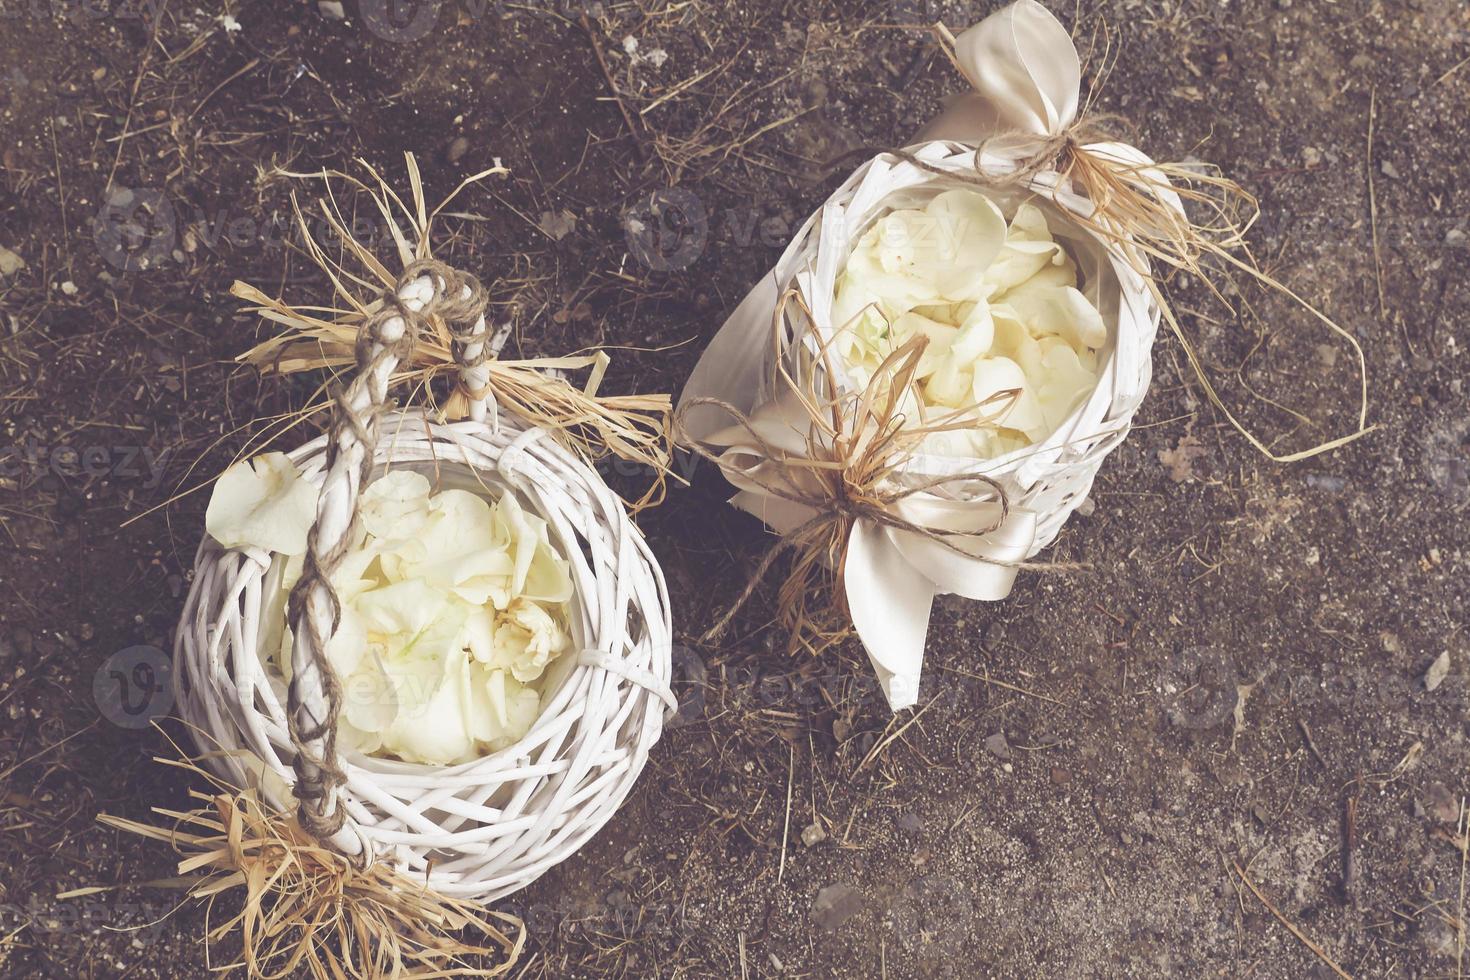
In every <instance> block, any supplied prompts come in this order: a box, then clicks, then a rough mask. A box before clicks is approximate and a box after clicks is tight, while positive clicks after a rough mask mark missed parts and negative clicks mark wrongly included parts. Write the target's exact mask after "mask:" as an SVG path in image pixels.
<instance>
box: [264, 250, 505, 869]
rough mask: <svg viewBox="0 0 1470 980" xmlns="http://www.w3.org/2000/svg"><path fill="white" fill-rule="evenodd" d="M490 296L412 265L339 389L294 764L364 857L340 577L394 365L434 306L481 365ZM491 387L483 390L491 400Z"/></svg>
mask: <svg viewBox="0 0 1470 980" xmlns="http://www.w3.org/2000/svg"><path fill="white" fill-rule="evenodd" d="M424 279H427V281H428V282H429V283H430V284H431V290H430V291H429V292H428V295H424V290H423V289H422V288H421V286H422V280H424ZM485 302H486V297H485V290H484V287H482V286H481V285H480V283H479V281H478V280H476V279H475V277H473V276H471V275H468V274H466V273H461V272H457V271H455V270H453V269H451V268H449V267H448V266H446V265H444V264H443V263H442V262H438V261H435V260H433V259H423V260H420V261H417V262H414V263H412V264H410V265H409V266H408V267H407V268H405V269H404V271H403V274H402V276H400V277H399V281H398V284H397V286H396V287H395V288H394V289H391V290H385V291H384V294H383V302H382V304H381V307H380V308H379V309H378V311H377V312H376V313H374V314H372V315H371V316H369V317H368V318H367V319H366V320H365V321H364V322H363V324H362V329H361V331H360V332H359V334H358V339H357V347H356V355H357V376H356V377H355V378H354V379H353V381H352V383H351V384H349V385H348V386H347V387H346V388H345V389H344V390H342V391H339V392H338V393H337V395H336V399H335V402H334V405H333V410H332V421H331V424H330V427H329V429H328V436H327V454H326V465H327V474H326V479H325V480H324V482H323V484H322V489H321V496H320V499H319V501H318V504H317V520H316V523H315V524H314V525H313V526H312V529H311V533H310V535H309V537H308V539H307V550H306V556H305V559H304V561H303V567H302V572H301V578H300V580H299V581H298V582H297V583H296V586H295V588H293V589H292V590H291V597H290V601H289V604H288V606H287V610H288V613H287V615H288V619H289V621H290V623H291V624H292V629H293V632H294V635H295V644H294V646H293V648H292V651H291V667H292V677H291V685H290V689H289V707H288V715H287V717H288V719H289V721H290V730H291V741H292V743H293V744H294V745H295V747H296V756H295V759H294V760H293V762H292V767H293V769H294V770H295V773H296V782H295V787H294V792H295V795H296V797H297V799H298V800H299V801H300V806H299V808H298V812H297V816H298V819H299V820H300V822H301V826H302V827H303V828H304V829H305V830H307V831H308V832H309V833H310V834H312V836H314V837H316V838H317V839H318V840H320V841H322V842H323V843H330V844H332V845H334V846H336V847H338V849H341V850H343V851H344V853H348V854H350V855H353V856H356V855H362V857H363V858H364V860H366V859H368V858H369V857H370V854H369V853H368V851H367V849H366V848H364V847H363V846H362V843H361V841H360V840H359V839H358V838H357V836H356V835H355V834H351V835H349V834H344V833H343V829H344V825H345V823H346V820H347V817H346V813H345V811H344V810H343V808H342V807H341V806H340V804H339V801H338V795H339V790H340V788H341V787H342V786H343V784H344V783H345V782H346V779H347V777H346V774H345V773H344V772H343V770H342V764H341V759H340V758H339V756H338V754H337V719H338V716H339V714H340V713H341V710H342V685H341V682H340V681H339V680H338V678H337V676H336V674H335V672H334V671H333V670H332V667H331V664H330V663H329V662H328V660H327V654H326V651H327V644H328V643H329V642H330V640H331V638H332V634H333V633H334V632H335V631H336V629H337V625H338V620H339V618H340V616H341V603H340V600H339V599H338V598H337V594H336V590H335V589H334V588H333V587H332V582H331V577H332V573H333V572H335V571H336V570H337V567H338V566H339V565H341V563H342V560H343V559H344V558H345V557H346V556H347V553H348V551H349V550H350V548H351V546H352V541H353V540H354V538H355V534H356V530H357V521H358V515H357V504H358V499H359V496H360V494H361V491H362V489H363V488H364V487H365V486H366V485H367V483H368V480H369V479H370V477H371V475H372V471H373V466H374V450H375V447H376V446H377V428H378V418H379V415H380V414H381V412H382V410H383V408H384V405H385V404H386V402H387V397H388V380H389V378H390V377H391V376H392V374H393V371H394V369H395V368H396V367H397V366H398V364H399V363H400V362H402V361H403V360H405V359H407V357H408V356H409V354H410V352H411V351H412V349H413V344H414V338H415V337H417V336H418V335H419V334H420V333H422V332H424V331H425V330H426V329H427V327H428V324H427V321H428V319H429V318H430V317H431V316H438V317H441V318H442V319H443V320H444V321H445V322H446V323H447V324H449V325H450V326H451V329H453V330H454V331H455V334H456V337H457V338H458V337H460V336H462V335H465V336H466V340H465V341H464V342H461V341H460V340H458V339H457V340H456V343H455V352H456V356H457V357H459V356H462V355H465V356H469V357H470V360H462V361H461V364H462V365H463V366H464V367H465V368H466V369H468V368H471V367H479V366H480V365H481V364H483V362H484V361H485V359H486V357H487V356H488V350H487V348H486V344H485V343H484V341H483V339H481V340H479V341H478V342H475V343H473V344H471V343H470V341H469V340H468V335H469V334H470V332H471V331H473V330H474V329H475V327H476V325H478V328H479V331H480V334H481V335H483V332H484V310H485ZM472 346H473V348H475V349H474V351H473V354H472V355H469V351H470V348H471V347H472ZM483 395H484V393H483V392H481V398H479V399H476V400H477V401H481V403H482V404H483V401H482V399H483Z"/></svg>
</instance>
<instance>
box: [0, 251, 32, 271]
mask: <svg viewBox="0 0 1470 980" xmlns="http://www.w3.org/2000/svg"><path fill="white" fill-rule="evenodd" d="M25 267H26V260H25V259H23V258H21V257H20V256H19V255H16V254H15V253H14V252H12V251H11V250H10V249H8V248H6V247H5V246H4V245H0V276H13V275H15V274H16V273H17V272H19V271H20V270H22V269H24V268H25Z"/></svg>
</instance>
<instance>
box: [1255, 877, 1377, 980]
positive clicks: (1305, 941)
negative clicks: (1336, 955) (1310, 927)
mask: <svg viewBox="0 0 1470 980" xmlns="http://www.w3.org/2000/svg"><path fill="white" fill-rule="evenodd" d="M1230 864H1231V866H1232V867H1234V868H1235V873H1236V874H1237V875H1239V876H1240V880H1241V881H1243V882H1245V887H1247V888H1249V889H1250V891H1251V894H1252V895H1254V896H1256V898H1257V899H1258V900H1259V901H1260V903H1261V904H1262V905H1264V906H1266V909H1267V910H1268V911H1269V912H1270V913H1271V914H1272V915H1274V916H1275V917H1276V921H1278V922H1280V923H1281V924H1282V925H1284V926H1286V928H1287V930H1288V931H1289V932H1290V933H1291V934H1292V935H1293V936H1295V937H1296V938H1297V939H1299V940H1300V941H1301V943H1302V945H1304V946H1306V947H1307V949H1310V950H1311V951H1312V952H1313V953H1315V954H1316V956H1317V958H1318V959H1319V960H1321V961H1322V962H1323V963H1325V964H1326V965H1327V966H1328V967H1329V968H1331V970H1332V972H1334V973H1336V974H1337V975H1338V976H1340V977H1342V978H1343V980H1353V978H1352V974H1350V973H1348V972H1347V971H1346V970H1344V969H1343V968H1342V967H1340V966H1338V965H1337V961H1336V960H1334V959H1333V958H1332V957H1331V956H1328V955H1327V951H1326V950H1324V949H1323V948H1322V947H1321V946H1318V945H1317V944H1316V943H1314V942H1312V940H1311V938H1310V937H1309V936H1308V935H1307V934H1306V933H1304V932H1302V931H1301V930H1300V929H1298V928H1297V927H1296V926H1295V925H1294V924H1292V922H1291V921H1290V920H1288V919H1287V918H1286V916H1284V915H1282V914H1281V910H1280V909H1278V908H1276V906H1275V905H1272V904H1271V900H1270V899H1269V898H1267V897H1266V896H1265V895H1264V894H1263V893H1262V892H1261V890H1260V889H1259V888H1257V887H1256V883H1255V882H1254V881H1252V880H1251V876H1250V875H1248V874H1246V873H1245V869H1244V868H1242V867H1241V866H1240V862H1239V861H1231V862H1230Z"/></svg>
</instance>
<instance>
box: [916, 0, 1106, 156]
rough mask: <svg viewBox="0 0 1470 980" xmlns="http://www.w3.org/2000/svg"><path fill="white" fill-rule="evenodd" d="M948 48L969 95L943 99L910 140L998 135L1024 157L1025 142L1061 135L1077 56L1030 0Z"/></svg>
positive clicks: (1070, 115) (1077, 78) (1071, 116)
mask: <svg viewBox="0 0 1470 980" xmlns="http://www.w3.org/2000/svg"><path fill="white" fill-rule="evenodd" d="M953 46H954V60H955V65H956V67H958V68H959V70H960V71H961V73H963V74H964V76H965V78H967V79H968V80H969V82H970V85H971V86H972V87H973V89H974V91H971V92H966V93H964V94H962V95H956V96H952V97H951V98H950V99H948V100H947V101H946V105H945V109H944V112H942V113H941V114H940V115H939V117H938V118H937V119H935V120H934V121H933V122H932V123H930V124H929V125H928V126H927V127H926V128H925V129H924V130H923V131H922V132H921V133H920V134H919V137H918V140H917V142H924V141H927V140H954V141H956V142H962V143H973V142H975V141H976V140H977V139H986V138H990V137H994V136H1000V135H1005V136H1008V137H1011V139H1010V140H1008V142H1011V143H1013V144H1014V145H1013V147H1012V152H1013V154H1014V155H1016V156H1023V155H1026V153H1027V150H1028V145H1030V146H1034V145H1035V144H1036V143H1037V142H1040V141H1044V140H1046V139H1049V138H1054V137H1057V136H1060V135H1062V134H1063V133H1066V132H1067V131H1068V130H1069V129H1070V128H1071V127H1072V125H1073V123H1075V122H1076V121H1077V110H1078V105H1079V100H1080V92H1081V88H1082V62H1081V59H1080V58H1079V57H1078V56H1077V48H1076V46H1075V45H1074V44H1073V43H1072V35H1071V34H1069V33H1067V29H1066V28H1065V27H1063V26H1062V24H1061V22H1060V21H1058V20H1057V19H1056V18H1055V17H1053V16H1052V14H1051V12H1050V11H1048V10H1047V9H1046V8H1045V7H1043V6H1042V5H1041V4H1040V3H1037V2H1036V0H1017V2H1016V3H1013V4H1011V5H1010V6H1009V7H1005V8H1003V9H1002V10H999V11H997V12H996V13H994V14H992V15H990V16H989V17H987V18H985V19H984V20H982V21H981V22H980V23H978V24H976V25H974V26H973V27H971V28H969V29H968V30H966V31H965V32H964V33H962V34H961V35H959V37H957V38H955V39H954V42H953ZM1008 155H1009V154H1008Z"/></svg>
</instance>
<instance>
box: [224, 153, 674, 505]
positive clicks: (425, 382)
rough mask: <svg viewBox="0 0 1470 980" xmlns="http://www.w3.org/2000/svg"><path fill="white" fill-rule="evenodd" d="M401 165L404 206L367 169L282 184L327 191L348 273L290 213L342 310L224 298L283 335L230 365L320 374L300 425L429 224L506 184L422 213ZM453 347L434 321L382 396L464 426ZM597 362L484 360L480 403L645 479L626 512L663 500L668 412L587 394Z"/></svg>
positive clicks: (659, 398)
mask: <svg viewBox="0 0 1470 980" xmlns="http://www.w3.org/2000/svg"><path fill="white" fill-rule="evenodd" d="M405 156H406V159H407V169H408V180H409V192H410V196H409V201H408V202H405V201H404V200H403V199H402V198H401V197H400V196H399V195H398V194H397V193H396V192H395V191H394V190H393V189H392V187H391V186H390V185H389V183H388V182H387V181H386V180H385V179H384V178H383V177H382V176H380V175H379V174H378V173H377V171H375V170H373V168H372V167H371V166H370V165H368V164H367V163H366V162H362V166H363V167H364V168H365V169H366V170H367V172H368V174H369V175H370V177H371V179H372V181H373V184H368V183H365V182H363V181H361V180H358V179H357V178H355V177H353V176H351V175H350V174H346V173H343V172H341V171H336V170H328V171H322V172H320V173H315V174H306V173H287V174H285V176H288V177H296V178H308V177H315V178H319V179H321V180H322V181H323V182H324V183H325V184H326V197H324V198H323V199H322V200H320V201H319V202H318V206H319V208H320V212H321V216H322V218H323V219H324V220H325V221H326V224H327V226H328V227H329V229H330V231H331V234H332V235H333V236H334V237H335V238H337V239H340V242H341V245H342V248H343V249H344V250H345V252H346V256H347V261H343V262H339V261H337V260H336V259H334V258H332V257H331V256H329V255H328V254H327V253H326V251H325V250H324V249H323V248H322V246H321V245H320V243H318V242H317V241H316V240H315V238H314V237H313V236H312V234H311V231H310V228H309V227H308V223H307V217H306V213H305V212H304V211H303V209H302V207H301V204H300V202H299V200H298V199H297V197H296V195H295V194H294V193H293V194H292V197H291V201H292V209H293V211H294V214H295V218H296V223H297V225H298V227H299V228H300V231H301V234H302V239H303V242H304V248H305V251H306V253H307V255H308V256H309V257H310V258H311V260H312V261H313V262H314V263H315V264H316V265H317V266H318V267H319V268H320V269H321V270H322V271H323V272H324V273H325V274H326V275H327V277H328V278H329V279H330V280H331V281H332V285H333V287H334V290H335V292H336V295H337V297H338V300H339V302H340V303H341V304H342V305H336V306H307V305H294V304H291V303H288V302H286V301H285V300H283V299H280V298H276V297H272V296H270V295H268V294H267V293H265V292H263V291H262V290H261V289H259V288H257V287H255V286H252V285H250V284H249V283H246V282H240V281H237V282H235V284H234V285H233V286H232V287H231V289H230V292H231V293H232V294H233V295H234V296H236V297H237V298H239V299H242V300H244V301H245V302H247V303H249V304H251V311H252V312H254V313H258V314H259V315H260V316H261V317H262V318H263V319H265V320H268V321H270V322H272V323H275V324H279V325H280V326H281V327H282V328H283V329H282V331H281V332H280V333H278V334H276V335H275V336H272V337H270V338H268V339H267V340H264V341H262V342H261V343H259V344H257V345H256V346H254V347H252V348H251V349H250V350H248V351H246V352H245V353H244V354H242V355H240V357H239V360H240V361H242V362H244V363H247V364H252V365H254V366H256V367H258V368H259V369H260V370H261V371H263V372H265V373H271V374H298V373H302V372H312V371H323V372H326V374H327V378H326V380H324V382H323V383H322V385H321V387H320V388H319V389H318V391H317V393H316V396H315V397H314V398H313V399H312V400H311V402H310V404H308V406H307V407H306V408H304V409H302V410H301V412H300V413H298V415H299V416H306V415H310V414H313V413H315V412H316V411H318V410H319V409H321V408H323V407H325V406H326V405H327V404H328V403H329V398H328V395H327V392H328V389H329V387H330V384H331V382H332V381H333V380H335V379H336V378H337V377H338V375H340V374H341V372H342V371H344V370H346V369H350V368H351V367H352V366H353V365H354V364H355V356H354V353H353V351H354V345H355V344H356V342H357V336H358V329H359V327H360V326H361V325H362V323H363V322H364V321H365V320H367V319H368V318H369V317H371V316H372V315H373V314H374V313H376V312H377V311H378V309H379V308H380V307H381V303H382V300H381V296H382V295H383V291H384V290H385V289H391V288H392V287H393V285H394V284H395V283H396V282H397V281H398V279H399V273H400V272H401V269H403V268H407V267H408V266H409V265H411V264H412V263H414V262H417V261H422V260H425V259H429V258H432V257H433V256H432V247H431V245H430V231H431V226H432V224H433V220H434V218H435V217H436V216H437V215H438V214H439V213H440V212H441V211H442V210H443V209H444V208H445V206H447V205H448V204H449V203H450V201H452V200H453V199H454V198H455V196H457V195H458V194H459V192H460V191H462V190H463V189H464V188H465V187H467V186H469V185H470V184H472V183H475V182H476V181H479V180H481V179H484V178H485V177H488V176H490V175H492V174H497V173H505V172H506V171H505V169H504V168H503V167H494V168H491V169H490V170H486V171H483V172H481V173H478V174H475V175H473V176H471V177H468V178H466V179H465V180H464V181H463V182H461V183H460V185H459V186H458V187H457V188H456V189H455V190H454V192H453V193H451V194H450V195H449V196H448V197H447V198H445V199H444V200H443V201H441V202H440V203H439V205H438V206H437V207H435V208H434V210H433V211H429V210H428V209H427V207H426V206H425V203H424V188H423V181H422V178H421V176H420V173H419V169H418V164H417V162H416V161H415V159H414V156H413V154H412V153H409V154H405ZM333 178H336V179H338V180H342V181H345V182H346V183H347V184H348V185H349V186H351V187H353V188H355V189H356V190H358V191H362V192H366V193H367V194H368V195H369V197H370V198H371V199H372V201H373V203H374V205H375V206H376V207H377V209H378V213H379V215H380V216H381V218H382V220H383V225H384V227H385V228H386V229H387V230H388V232H389V233H390V234H391V236H392V238H393V241H394V244H395V251H396V256H395V258H396V261H397V263H398V265H399V267H400V269H399V271H397V272H395V271H394V270H393V269H391V268H390V267H389V266H388V265H386V264H384V262H383V261H382V260H380V259H379V258H378V256H377V255H375V254H374V253H373V251H372V250H371V249H370V248H368V247H367V246H366V245H364V244H363V243H362V242H359V241H358V240H357V239H356V238H355V237H354V236H353V234H352V232H351V231H350V230H349V229H350V226H351V222H349V221H348V220H347V219H346V218H345V217H344V216H343V214H342V211H341V209H340V207H339V206H338V204H337V201H336V199H335V197H334V196H333V194H332V184H331V181H332V179H333ZM405 226H406V227H405ZM454 344H455V339H454V337H453V336H452V334H451V331H450V329H449V327H448V325H447V324H446V323H444V322H443V320H442V319H439V318H434V319H433V320H432V322H431V324H430V329H429V330H427V331H425V332H424V333H423V334H422V335H421V336H419V337H418V338H417V340H416V342H415V344H414V348H413V352H412V355H411V357H410V358H409V359H408V360H407V361H406V362H405V363H404V364H403V365H402V366H401V367H400V368H399V369H398V370H397V371H395V373H394V375H393V377H392V378H391V380H390V385H391V386H393V387H410V388H415V389H419V390H422V391H423V392H424V393H425V396H426V397H427V398H428V399H430V404H431V406H432V407H433V410H434V412H435V414H436V415H437V416H438V417H439V418H440V419H442V420H448V421H452V420H455V419H460V418H464V417H465V416H466V415H467V413H468V411H469V409H470V406H471V405H472V404H473V402H474V400H475V399H474V396H475V395H476V394H478V393H476V392H471V391H467V390H466V388H465V386H464V384H463V383H462V382H461V381H460V380H459V364H458V362H457V361H456V360H455V356H454ZM608 362H609V357H608V355H607V354H606V353H605V352H603V351H600V350H599V351H595V352H593V353H584V354H574V355H568V356H563V357H537V358H528V359H525V360H517V361H511V360H501V359H499V358H496V357H493V356H490V357H487V358H486V360H485V361H484V368H485V370H486V385H487V386H488V388H489V389H490V391H491V392H493V395H494V397H493V399H490V403H491V404H492V405H496V404H498V406H499V407H501V408H504V409H506V410H508V411H510V412H512V413H514V414H515V415H517V416H519V417H520V418H522V419H523V420H525V421H526V422H528V423H530V424H531V425H533V426H536V427H539V428H544V429H547V430H549V431H552V432H554V433H556V434H557V436H558V437H559V438H560V439H561V440H562V441H563V442H564V443H566V444H567V445H568V446H569V447H570V448H572V449H574V450H575V451H577V452H578V453H579V454H581V455H582V456H583V457H585V458H588V459H596V458H599V457H601V456H603V455H605V454H606V453H612V454H614V455H616V456H619V457H621V458H623V459H625V460H629V461H631V462H634V463H638V464H641V465H642V466H645V467H647V468H648V470H649V472H650V473H651V474H653V476H654V477H655V482H654V485H653V486H651V487H650V488H649V489H648V491H647V492H646V493H645V494H644V496H643V497H642V498H641V499H640V500H638V501H636V502H633V501H630V504H631V505H632V506H633V508H634V509H635V510H636V509H638V508H641V507H645V506H649V505H651V504H654V503H657V502H658V501H659V500H660V499H662V496H663V490H664V480H665V479H666V478H667V477H668V476H669V475H670V470H669V465H668V464H669V453H668V448H667V447H668V436H669V417H670V412H671V404H670V400H669V397H668V396H667V395H600V394H599V393H598V391H597V389H598V386H599V385H600V383H601V381H602V376H603V374H604V372H605V371H606V369H607V365H608ZM583 369H588V370H589V371H590V373H589V376H588V380H587V383H586V384H584V385H583V386H582V387H580V388H579V387H577V386H576V385H573V384H571V383H569V382H568V381H567V380H566V379H565V378H564V377H562V374H563V373H565V372H569V371H579V370H583ZM439 379H452V380H453V381H454V384H453V387H452V388H451V389H450V391H449V394H448V396H447V397H445V398H443V399H441V400H439V401H438V402H437V403H436V402H435V400H434V399H435V394H436V393H435V390H434V384H433V382H435V381H436V380H439Z"/></svg>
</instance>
